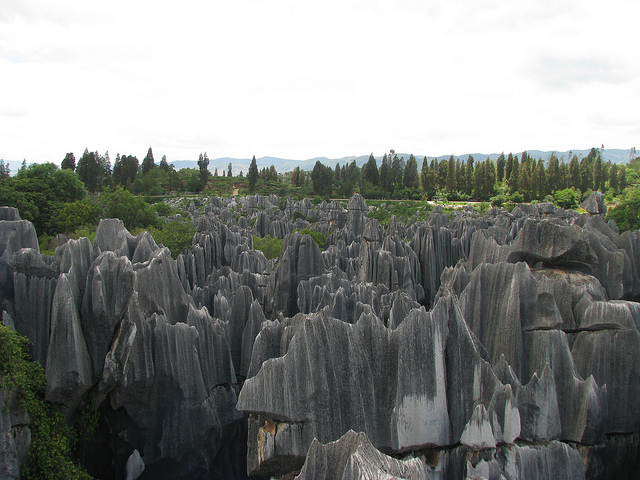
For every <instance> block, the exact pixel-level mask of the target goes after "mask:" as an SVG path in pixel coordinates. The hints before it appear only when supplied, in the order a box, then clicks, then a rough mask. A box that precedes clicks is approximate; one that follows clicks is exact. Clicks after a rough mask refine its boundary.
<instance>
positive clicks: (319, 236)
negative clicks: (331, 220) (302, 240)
mask: <svg viewBox="0 0 640 480" xmlns="http://www.w3.org/2000/svg"><path fill="white" fill-rule="evenodd" d="M296 231H297V232H298V233H300V234H301V235H309V236H311V238H313V241H314V242H316V243H317V244H318V246H319V247H320V250H323V251H324V250H325V245H326V243H327V236H326V235H325V234H324V233H321V232H316V231H315V230H312V229H310V228H303V229H302V230H296Z"/></svg>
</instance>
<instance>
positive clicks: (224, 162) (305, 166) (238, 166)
mask: <svg viewBox="0 0 640 480" xmlns="http://www.w3.org/2000/svg"><path fill="white" fill-rule="evenodd" d="M590 150H591V149H590V148H588V149H585V150H571V151H566V152H559V151H556V152H554V151H552V150H549V151H542V150H527V154H528V155H529V156H530V157H533V158H535V159H538V158H542V159H543V160H545V161H546V160H548V159H549V157H550V156H551V154H552V153H555V154H556V155H557V157H558V158H564V160H565V162H567V163H568V162H569V160H571V158H570V154H571V157H573V155H577V156H578V158H582V157H586V156H587V155H588V154H589V152H590ZM512 153H513V154H514V156H515V155H517V156H518V157H521V156H522V152H512ZM629 153H630V151H629V150H623V149H619V148H609V149H604V150H602V158H603V159H604V161H605V162H607V161H609V160H610V161H611V162H612V163H628V162H629V160H630V159H629ZM504 154H505V156H506V155H508V154H509V152H504ZM396 155H398V157H399V158H404V160H405V161H406V160H408V159H409V156H410V154H409V153H398V152H396ZM469 155H472V156H473V158H474V160H475V161H476V162H477V161H482V160H485V159H486V158H487V157H489V158H491V159H492V160H496V159H497V158H498V157H499V156H500V153H490V154H486V153H466V154H464V155H454V156H453V158H455V159H456V160H458V159H459V160H461V161H462V160H467V158H469ZM414 156H415V157H416V160H417V161H418V170H419V169H420V168H421V166H422V159H423V158H424V157H425V155H423V154H420V155H415V154H414ZM426 157H427V158H428V159H429V161H431V160H432V159H433V158H436V159H437V160H438V161H440V160H443V159H445V160H446V159H448V158H449V157H450V155H440V156H438V157H434V156H432V155H426ZM375 159H376V162H377V164H378V166H380V164H381V163H382V156H376V157H375ZM354 160H355V161H356V165H358V166H359V167H362V166H363V165H364V164H365V163H367V161H368V160H369V155H361V156H358V157H354V156H351V157H342V158H327V157H315V158H310V159H307V160H291V159H284V158H278V157H260V158H256V163H257V165H258V169H262V168H269V167H270V166H271V165H273V166H274V167H275V169H276V170H277V171H278V172H280V173H283V172H288V171H290V170H293V169H294V168H295V167H300V168H301V169H302V170H306V171H310V170H313V167H314V165H315V164H316V162H317V161H319V162H320V163H322V164H324V165H327V166H330V167H334V166H335V165H336V163H339V164H340V165H345V164H348V163H351V162H353V161H354ZM172 163H173V165H174V166H175V168H176V169H180V168H197V166H198V164H197V162H196V161H195V160H178V161H175V162H172ZM229 163H231V165H232V172H233V175H238V173H239V172H240V171H242V173H243V175H246V173H247V171H248V170H249V165H250V164H251V159H250V158H230V157H222V158H216V159H210V160H209V170H210V171H211V172H213V171H215V169H216V168H217V169H218V173H219V174H220V175H222V170H225V171H226V170H227V167H228V166H229ZM12 171H13V168H12Z"/></svg>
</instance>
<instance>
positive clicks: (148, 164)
mask: <svg viewBox="0 0 640 480" xmlns="http://www.w3.org/2000/svg"><path fill="white" fill-rule="evenodd" d="M155 166H156V164H155V162H154V160H153V152H152V151H151V147H149V150H148V151H147V155H146V156H145V157H144V160H142V165H141V166H140V171H141V172H142V175H146V174H147V173H149V172H150V171H151V170H153V167H155Z"/></svg>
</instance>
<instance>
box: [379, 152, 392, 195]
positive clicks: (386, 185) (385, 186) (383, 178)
mask: <svg viewBox="0 0 640 480" xmlns="http://www.w3.org/2000/svg"><path fill="white" fill-rule="evenodd" d="M390 169H391V165H389V159H388V158H387V154H386V153H385V154H384V157H382V164H381V165H380V170H379V172H378V173H379V175H380V186H381V187H382V190H383V191H385V192H388V191H389V190H391V189H390V186H391V183H390V175H389V173H390V172H389V170H390Z"/></svg>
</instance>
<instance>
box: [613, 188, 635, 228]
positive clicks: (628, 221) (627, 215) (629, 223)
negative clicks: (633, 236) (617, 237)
mask: <svg viewBox="0 0 640 480" xmlns="http://www.w3.org/2000/svg"><path fill="white" fill-rule="evenodd" d="M606 219H607V220H613V221H614V222H616V225H617V226H618V229H619V230H620V232H624V231H626V230H637V229H639V228H640V189H639V188H638V187H629V188H628V189H627V191H626V192H625V195H624V199H623V200H622V202H621V203H620V205H618V206H617V207H615V208H613V209H611V210H609V212H608V213H607V217H606Z"/></svg>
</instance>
